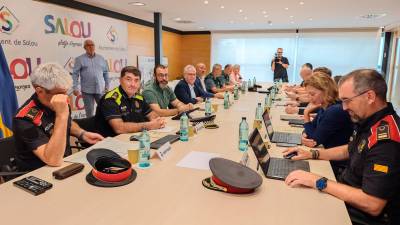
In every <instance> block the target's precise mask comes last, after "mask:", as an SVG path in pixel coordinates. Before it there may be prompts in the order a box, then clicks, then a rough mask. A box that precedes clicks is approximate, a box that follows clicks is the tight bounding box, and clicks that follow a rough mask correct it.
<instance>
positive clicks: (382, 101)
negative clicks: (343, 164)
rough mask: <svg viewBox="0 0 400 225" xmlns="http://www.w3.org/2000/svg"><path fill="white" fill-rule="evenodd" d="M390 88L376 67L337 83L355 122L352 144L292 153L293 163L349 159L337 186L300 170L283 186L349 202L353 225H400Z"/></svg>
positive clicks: (398, 135) (399, 138)
mask: <svg viewBox="0 0 400 225" xmlns="http://www.w3.org/2000/svg"><path fill="white" fill-rule="evenodd" d="M386 92H387V85H386V82H385V80H384V79H383V76H382V75H381V74H380V73H379V72H377V71H376V70H372V69H361V70H355V71H353V72H351V73H349V74H348V75H346V76H344V77H343V78H342V79H341V80H340V82H339V98H340V99H341V100H342V105H343V109H344V110H346V111H348V112H349V114H350V117H351V119H352V121H353V122H355V123H357V126H356V129H355V132H354V133H353V136H352V137H351V138H350V142H349V143H348V144H346V145H343V146H338V147H334V148H330V149H326V150H311V151H306V150H303V149H300V148H293V149H288V150H286V151H285V152H284V154H285V155H287V154H290V153H293V152H297V156H294V157H293V158H292V160H299V159H310V158H312V159H321V160H346V159H348V160H349V161H348V165H347V168H346V169H345V170H344V171H343V173H342V174H341V175H340V176H339V177H338V179H337V180H338V182H336V181H333V180H328V179H327V178H325V177H321V176H319V175H317V174H313V173H310V172H305V171H301V170H297V171H293V172H292V173H290V174H289V175H288V176H287V178H286V180H285V182H286V184H288V185H290V186H292V187H294V186H308V187H311V188H315V189H318V190H319V191H322V192H326V193H328V194H331V195H333V196H335V197H337V198H339V199H341V200H343V201H344V202H345V203H346V206H347V209H348V211H349V215H350V218H351V220H352V221H353V223H354V224H391V225H394V224H400V214H399V212H400V132H399V127H400V118H399V116H398V115H397V114H396V112H395V111H394V109H393V106H392V104H391V103H390V102H387V101H386V94H387V93H386Z"/></svg>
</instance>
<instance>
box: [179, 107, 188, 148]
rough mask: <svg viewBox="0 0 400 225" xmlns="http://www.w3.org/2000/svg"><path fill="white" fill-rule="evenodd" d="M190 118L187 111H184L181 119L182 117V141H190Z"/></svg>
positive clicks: (180, 138)
mask: <svg viewBox="0 0 400 225" xmlns="http://www.w3.org/2000/svg"><path fill="white" fill-rule="evenodd" d="M188 120H189V119H188V117H187V115H186V113H183V115H182V116H181V119H180V125H181V129H180V136H179V140H181V141H188V140H189V125H188Z"/></svg>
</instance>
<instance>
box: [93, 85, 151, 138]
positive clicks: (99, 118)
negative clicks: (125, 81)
mask: <svg viewBox="0 0 400 225" xmlns="http://www.w3.org/2000/svg"><path fill="white" fill-rule="evenodd" d="M150 112H151V109H150V107H149V105H148V104H147V103H146V101H144V99H143V96H141V95H138V94H137V95H135V96H134V97H131V98H129V97H128V95H127V94H126V93H125V91H124V90H123V89H122V87H121V86H119V87H116V88H114V89H113V90H111V91H109V92H107V93H106V94H105V95H104V96H103V97H102V98H101V100H100V102H99V105H98V106H97V110H96V115H95V117H96V118H95V121H96V125H97V127H98V129H97V131H98V132H99V133H100V134H101V135H103V136H104V137H109V136H111V137H113V136H115V135H116V133H115V132H114V130H113V128H112V127H111V126H110V124H109V122H108V121H109V120H111V119H116V118H120V119H122V120H123V121H124V122H135V123H141V122H147V121H149V120H148V119H147V117H146V116H147V115H148V114H149V113H150Z"/></svg>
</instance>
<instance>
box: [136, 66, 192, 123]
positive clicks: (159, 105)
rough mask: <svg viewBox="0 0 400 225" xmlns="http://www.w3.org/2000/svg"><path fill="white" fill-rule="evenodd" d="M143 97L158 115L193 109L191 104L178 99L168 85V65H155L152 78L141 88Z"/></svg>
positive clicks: (169, 114) (171, 114)
mask: <svg viewBox="0 0 400 225" xmlns="http://www.w3.org/2000/svg"><path fill="white" fill-rule="evenodd" d="M143 97H144V99H145V100H146V102H147V103H148V104H149V105H150V108H151V109H152V110H153V111H154V112H155V113H157V114H158V115H160V116H163V117H166V116H174V115H176V114H178V113H181V112H184V111H188V110H190V109H193V104H192V103H189V104H184V103H182V102H181V101H179V100H178V99H177V98H176V96H175V94H174V92H173V91H172V89H171V88H170V87H169V86H168V67H166V66H164V65H157V66H156V67H155V68H154V78H153V80H152V81H150V82H149V83H148V84H147V85H146V86H145V88H144V90H143Z"/></svg>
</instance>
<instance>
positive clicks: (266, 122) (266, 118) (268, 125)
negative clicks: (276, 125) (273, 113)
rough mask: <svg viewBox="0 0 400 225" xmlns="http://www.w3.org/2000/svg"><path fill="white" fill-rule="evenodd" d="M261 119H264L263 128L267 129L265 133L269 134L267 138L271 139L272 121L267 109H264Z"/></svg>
mask: <svg viewBox="0 0 400 225" xmlns="http://www.w3.org/2000/svg"><path fill="white" fill-rule="evenodd" d="M263 120H264V125H265V129H266V130H267V133H268V136H269V140H272V136H273V134H274V130H273V129H272V122H271V118H270V117H269V113H268V110H265V111H264V114H263Z"/></svg>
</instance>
